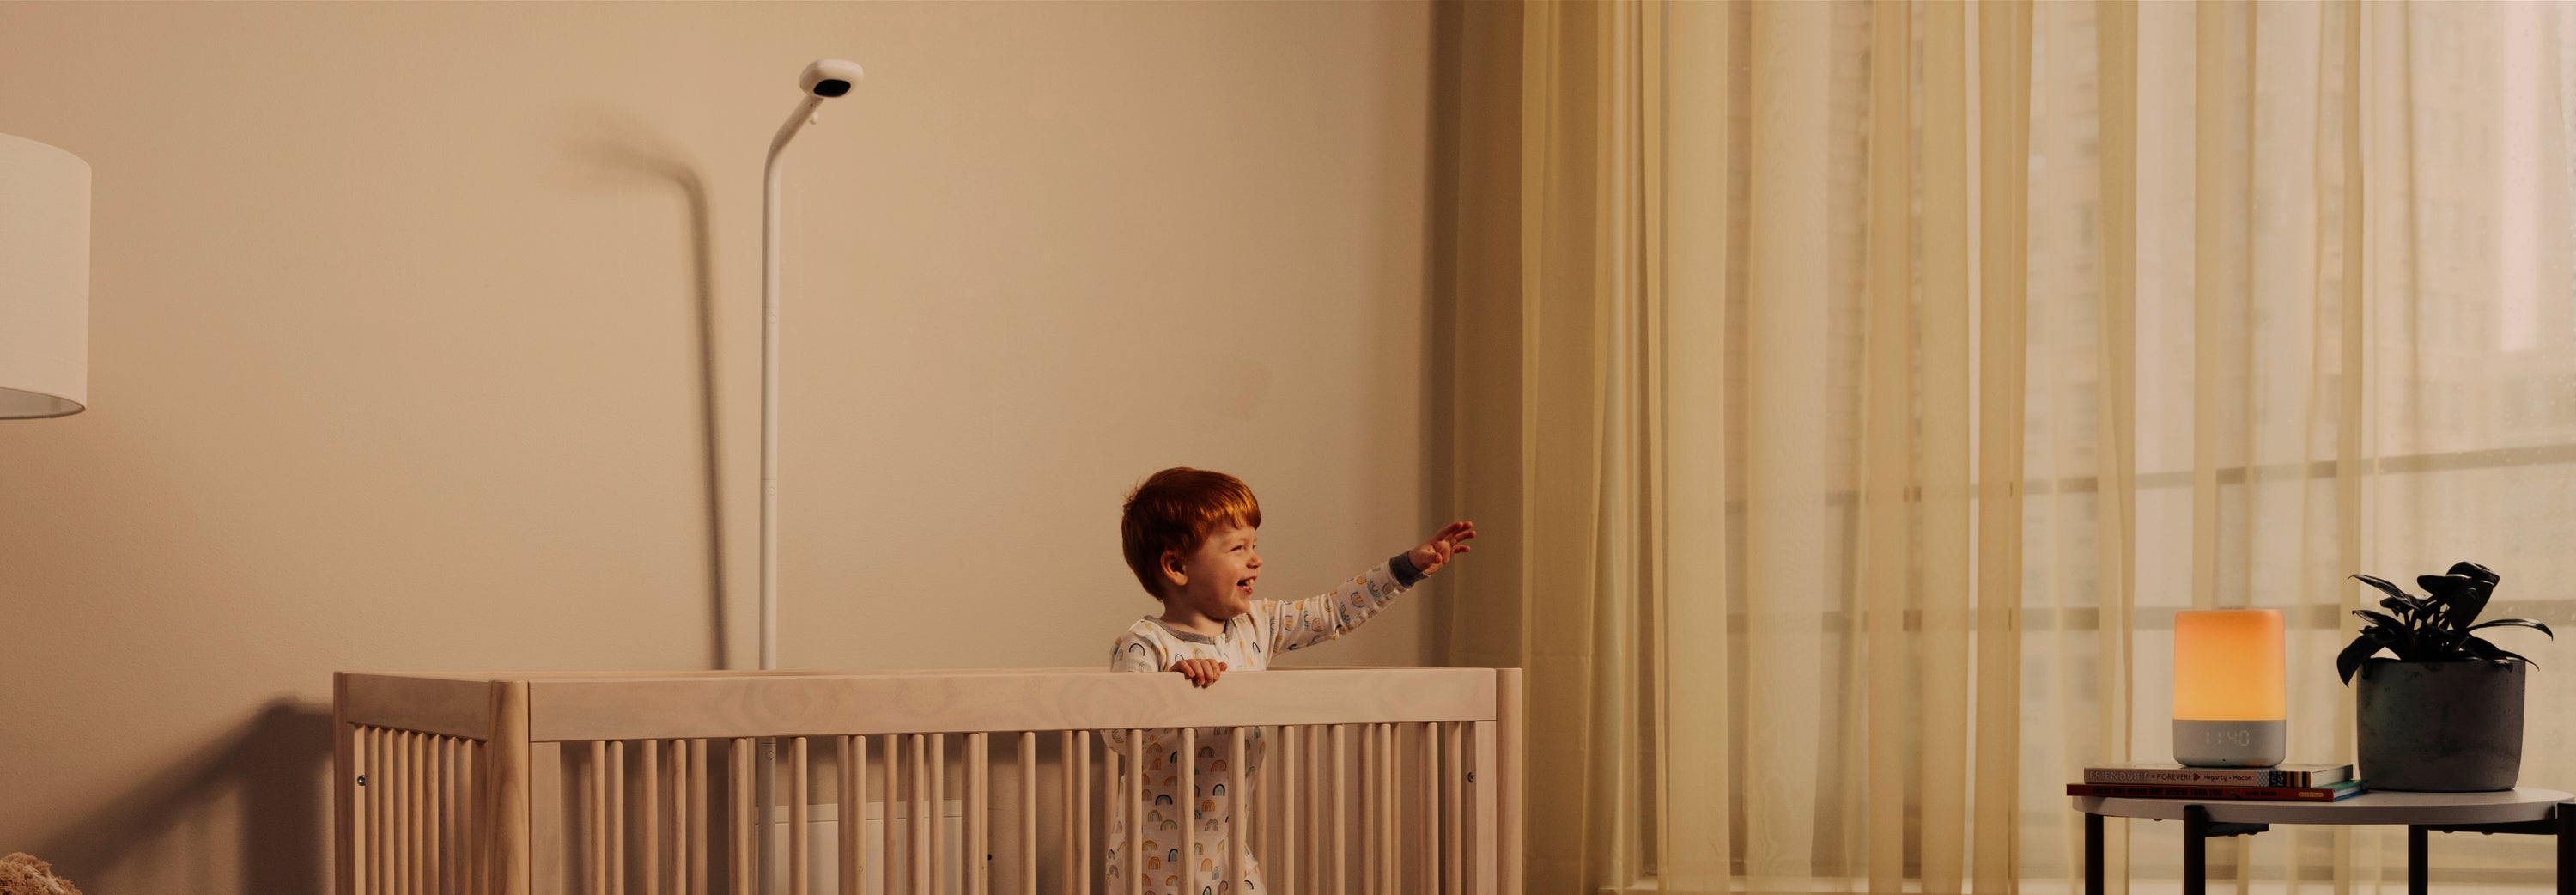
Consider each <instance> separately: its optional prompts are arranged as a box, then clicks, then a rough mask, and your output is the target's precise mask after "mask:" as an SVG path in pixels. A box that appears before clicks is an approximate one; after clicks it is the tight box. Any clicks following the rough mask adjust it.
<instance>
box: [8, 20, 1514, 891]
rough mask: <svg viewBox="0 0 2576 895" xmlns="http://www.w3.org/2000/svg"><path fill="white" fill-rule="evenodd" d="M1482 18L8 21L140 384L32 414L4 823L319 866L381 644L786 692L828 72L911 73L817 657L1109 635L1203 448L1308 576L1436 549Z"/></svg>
mask: <svg viewBox="0 0 2576 895" xmlns="http://www.w3.org/2000/svg"><path fill="white" fill-rule="evenodd" d="M1430 18H1431V14H1430V10H1429V9H1428V8H1427V7H1425V6H1421V5H1411V4H1325V3H1289V4H1277V5H1272V4H1234V3H1226V4H1218V3H1186V4H1184V3H1170V4H1133V5H1128V4H1091V3H1057V4H1032V5H1020V4H1002V3H974V4H967V3H958V4H866V5H776V6H772V5H730V4H727V5H717V4H708V5H631V6H630V5H581V6H551V5H479V4H474V5H469V4H457V5H376V4H351V5H297V6H274V5H257V4H251V5H231V4H223V5H108V4H40V3H8V2H0V132H7V133H11V134H17V135H20V136H25V137H29V138H32V139H37V140H42V141H45V142H48V143H52V144H55V145H58V146H62V147H64V148H66V149H69V150H71V151H73V152H75V153H78V154H79V155H81V156H82V157H83V158H85V159H87V160H88V161H89V163H90V164H91V165H92V166H93V168H94V170H95V176H96V212H95V214H96V220H97V224H96V232H95V237H94V245H95V249H94V257H93V259H92V267H93V270H94V276H95V287H94V291H93V296H92V302H93V310H92V332H91V346H92V347H91V352H92V353H91V358H92V360H91V371H90V376H91V387H90V397H91V400H92V409H91V410H90V411H89V412H87V413H84V414H81V415H79V416H75V417H71V418H68V419H62V420H53V421H39V422H28V423H11V424H5V425H0V613H5V615H0V617H4V618H5V619H6V630H7V638H8V646H7V647H6V648H5V649H0V852H5V851H9V850H21V849H22V850H31V851H37V852H40V853H43V854H45V855H46V856H48V857H51V858H53V859H54V860H56V861H58V862H60V863H62V864H63V865H65V866H64V867H63V869H64V870H65V871H67V872H68V873H69V874H70V875H71V876H73V878H74V879H75V880H77V881H78V882H80V883H81V884H82V885H83V886H84V888H86V889H88V890H89V891H92V892H117V893H163V892H166V893H180V892H188V893H198V892H204V893H228V892H259V893H263V895H266V893H274V892H310V891H316V890H318V889H320V888H322V887H323V886H324V885H325V884H326V882H327V880H328V873H327V865H326V864H325V863H324V861H323V857H322V855H323V851H324V842H323V839H324V837H325V835H326V833H325V831H326V830H327V826H326V825H325V824H324V822H323V820H322V818H323V814H322V812H323V810H324V805H323V802H322V801H321V797H320V796H319V792H320V786H321V784H322V781H323V779H324V775H325V773H326V771H325V768H324V764H323V762H324V761H325V760H326V758H327V754H328V741H327V729H328V720H327V718H328V716H327V705H326V703H327V699H328V694H329V683H330V678H329V674H330V672H331V671H333V670H335V669H382V670H416V669H478V668H488V669H562V668H704V667H711V666H713V665H715V664H716V663H717V661H718V654H719V653H720V652H721V653H722V654H723V655H724V657H726V658H727V659H729V660H730V661H731V662H732V663H733V664H735V665H738V666H747V665H749V664H750V663H751V662H752V661H753V649H754V638H753V633H752V631H753V625H754V614H753V596H754V594H755V592H756V581H755V576H756V540H757V525H758V513H757V507H758V503H757V496H756V492H755V490H754V489H755V485H756V479H757V476H758V457H757V444H758V401H757V395H758V387H759V373H758V366H759V364H758V335H759V332H758V314H757V305H758V263H759V237H758V230H759V209H760V205H759V202H760V196H759V185H760V181H759V177H760V163H761V152H762V150H763V149H764V148H765V146H766V143H767V141H768V138H769V135H770V133H771V132H772V130H773V129H774V128H775V127H776V126H777V124H778V122H779V120H780V119H781V118H782V117H783V116H784V115H785V114H786V113H787V111H788V109H789V108H790V107H791V106H792V105H793V104H794V102H795V100H796V95H795V89H794V87H795V85H794V83H793V80H794V77H795V75H796V72H797V70H798V69H799V68H800V67H801V66H802V65H803V64H804V63H805V62H806V61H808V60H810V59H813V58H816V57H821V56H847V57H849V58H853V59H857V60H860V61H861V62H863V63H864V64H865V65H866V66H867V67H868V70H869V78H868V80H867V82H866V83H865V84H864V85H862V86H861V87H860V88H859V89H858V91H857V92H856V93H855V94H853V96H851V97H850V98H848V99H844V100H839V101H836V102H835V103H833V104H832V105H830V106H827V107H826V111H825V113H824V118H823V122H822V124H821V126H820V127H819V128H815V129H810V130H808V131H807V132H806V134H805V135H804V136H803V137H801V138H800V139H799V142H798V143H797V145H796V147H795V149H794V150H793V151H792V153H791V167H790V169H789V174H788V177H787V195H788V196H789V197H790V199H789V202H788V203H787V205H786V206H785V219H786V228H787V233H788V236H787V242H786V257H787V266H788V281H787V282H788V293H787V294H788V299H787V300H788V306H787V312H786V313H787V320H788V324H789V329H788V334H787V348H786V350H787V354H786V357H787V362H786V374H785V377H786V386H785V390H786V399H785V422H784V429H785V445H786V447H785V450H784V465H785V476H786V486H785V487H786V489H787V491H786V496H785V498H784V500H783V507H784V509H783V511H782V516H783V531H784V532H785V535H784V546H783V555H784V566H785V571H784V574H783V576H782V591H783V593H784V594H785V596H784V602H785V606H786V609H785V613H784V614H785V619H786V623H785V626H784V627H785V633H784V635H783V636H782V641H783V646H782V651H783V654H784V656H785V663H786V665H787V666H788V667H797V668H819V667H845V668H883V667H955V666H1043V665H1086V666H1087V665H1097V664H1100V662H1101V660H1102V659H1103V655H1102V654H1103V652H1104V650H1105V648H1106V646H1107V644H1108V642H1109V640H1110V638H1111V637H1112V636H1113V635H1114V634H1115V633H1116V632H1117V631H1118V630H1120V629H1121V628H1123V627H1124V625H1125V624H1126V623H1127V622H1128V621H1129V620H1132V619H1133V618H1134V617H1135V616H1137V615H1139V614H1142V613H1144V612H1146V611H1148V610H1150V609H1151V608H1152V604H1151V602H1150V601H1149V600H1148V599H1147V598H1146V597H1144V596H1143V595H1142V594H1141V593H1139V592H1137V590H1136V589H1135V586H1134V584H1133V582H1132V580H1131V579H1130V578H1129V577H1128V574H1127V572H1126V570H1125V568H1124V567H1123V566H1122V565H1121V564H1120V563H1119V561H1118V558H1117V552H1116V543H1117V542H1116V534H1115V531H1116V513H1117V503H1118V500H1119V499H1120V498H1121V497H1122V496H1123V494H1124V492H1125V489H1127V488H1128V487H1130V486H1131V485H1132V484H1133V483H1134V481H1135V480H1136V479H1138V478H1139V477H1141V476H1142V475H1143V474H1144V473H1146V472H1149V471H1151V470H1153V469H1156V468H1159V467H1162V466H1166V465H1172V464H1189V465H1199V466H1208V467H1214V468H1220V469H1225V470H1229V471H1233V472H1236V473H1238V474H1240V475H1243V476H1244V477H1245V478H1246V479H1247V480H1249V481H1250V482H1251V483H1252V485H1253V486H1254V488H1255V489H1256V490H1257V491H1258V492H1259V493H1260V494H1261V495H1262V497H1263V501H1264V504H1265V510H1266V512H1267V515H1268V520H1269V524H1268V525H1267V526H1266V527H1265V529H1264V533H1263V534H1264V540H1263V543H1264V548H1265V550H1264V552H1265V554H1266V557H1267V559H1268V560H1269V562H1270V570H1269V571H1270V573H1271V574H1270V576H1269V578H1268V581H1269V582H1271V583H1270V584H1269V585H1268V586H1269V588H1270V595H1273V596H1282V595H1295V596H1302V595H1303V594H1304V592H1306V591H1310V590H1316V589H1321V588H1322V587H1324V586H1325V585H1327V584H1328V583H1329V582H1331V581H1333V580H1334V579H1335V578H1336V577H1337V576H1341V575H1345V574H1349V573H1351V572H1353V571H1356V570H1357V569H1359V568H1361V567H1363V566H1366V565H1369V564H1372V563H1374V562H1377V561H1379V560H1382V559H1384V558H1385V557H1386V556H1388V555H1390V554H1392V553H1393V552H1395V551H1397V550H1399V549H1402V548H1403V547H1405V546H1408V545H1409V544H1410V543H1411V542H1412V540H1413V539H1414V538H1417V537H1419V536H1420V535H1422V534H1423V533H1425V532H1427V531H1429V530H1430V528H1431V527H1432V525H1433V523H1434V521H1435V520H1433V519H1431V518H1429V516H1428V514H1426V513H1425V512H1424V511H1423V506H1424V503H1425V499H1426V498H1425V495H1426V494H1428V493H1429V487H1430V486H1429V483H1428V482H1427V472H1426V468H1427V467H1426V460H1425V454H1426V444H1428V443H1429V442H1428V441H1427V440H1426V435H1425V431H1426V420H1428V419H1430V418H1431V416H1432V415H1433V414H1436V413H1437V412H1438V410H1439V408H1437V407H1434V406H1431V405H1430V404H1429V403H1428V402H1426V401H1425V399H1424V398H1423V397H1422V395H1423V393H1424V392H1425V382H1426V373H1425V366H1426V364H1425V357H1426V352H1425V348H1424V340H1425V339H1424V337H1425V329H1424V323H1423V316H1424V313H1425V307H1426V303H1425V298H1424V292H1425V276H1426V271H1425V267H1424V255H1425V232H1424V231H1425V205H1426V197H1427V186H1426V178H1425V167H1426V159H1427V157H1428V153H1429V148H1428V146H1427V140H1428V135H1427V133H1426V131H1427V128H1428V121H1429V119H1430V113H1429V110H1428V108H1427V103H1428V101H1429V98H1430V91H1431V67H1432V61H1431V57H1432V47H1431V36H1430V24H1431V22H1430ZM702 315H704V316H703V317H702ZM710 388H711V389H712V404H711V405H710V403H709V394H710V392H709V389H710ZM710 432H713V433H714V434H713V436H712V437H710V434H709V433H710ZM711 447H712V451H713V455H714V456H713V459H712V460H711V458H710V449H711ZM711 495H715V498H714V499H712V500H711ZM1484 558H1485V557H1482V556H1480V557H1478V559H1484ZM719 559H720V560H721V562H720V563H719ZM1473 561H1475V560H1470V562H1473ZM719 597H721V608H720V609H718V608H717V607H718V598H719ZM1442 598H1443V597H1442V595H1441V594H1440V591H1439V589H1438V588H1437V587H1435V588H1434V589H1433V590H1432V591H1430V592H1429V594H1428V595H1427V597H1426V600H1438V599H1442ZM1426 611H1427V610H1426V608H1425V606H1424V605H1423V601H1416V602H1414V603H1412V604H1411V605H1407V606H1404V607H1401V608H1399V609H1397V610H1395V611H1394V612H1392V614H1390V615H1389V616H1388V617H1386V618H1383V619H1381V620H1380V621H1378V622H1376V623H1375V624H1373V625H1372V627H1371V629H1370V630H1368V631H1367V632H1365V634H1364V635H1363V636H1360V637H1357V638H1355V639H1353V640H1351V641H1348V642H1345V643H1342V644H1337V645H1335V646H1332V647H1329V648H1327V649H1325V650H1322V651H1319V652H1318V653H1316V654H1315V655H1312V656H1309V657H1304V658H1305V659H1306V660H1307V661H1309V662H1313V663H1322V664H1411V663H1418V662H1420V661H1422V660H1423V659H1424V658H1425V657H1426V656H1427V654H1428V648H1427V636H1428V635H1427V631H1428V629H1429V627H1430V625H1429V624H1428V623H1427V622H1426V620H1425V615H1424V613H1425V612H1426ZM718 618H721V626H719V625H718V622H717V619H718Z"/></svg>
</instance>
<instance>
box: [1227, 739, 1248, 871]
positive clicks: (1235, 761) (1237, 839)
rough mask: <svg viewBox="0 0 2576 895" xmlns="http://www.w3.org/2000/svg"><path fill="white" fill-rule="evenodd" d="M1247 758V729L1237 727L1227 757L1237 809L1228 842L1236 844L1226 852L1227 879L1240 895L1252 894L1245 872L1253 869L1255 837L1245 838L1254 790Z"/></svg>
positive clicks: (1229, 792)
mask: <svg viewBox="0 0 2576 895" xmlns="http://www.w3.org/2000/svg"><path fill="white" fill-rule="evenodd" d="M1244 755H1245V750H1244V742H1243V728H1240V727H1237V728H1235V729H1234V742H1232V743H1230V744H1229V745H1228V748H1227V756H1228V757H1227V758H1226V761H1227V762H1228V764H1227V765H1226V784H1225V789H1226V798H1227V799H1228V800H1229V801H1228V802H1227V804H1229V805H1232V806H1233V817H1232V818H1231V819H1230V820H1229V822H1228V825H1229V826H1231V827H1233V828H1234V829H1231V830H1228V831H1226V832H1227V841H1228V842H1230V843H1232V845H1231V846H1230V847H1228V848H1227V849H1226V850H1225V873H1226V877H1225V878H1226V879H1227V880H1228V881H1229V883H1230V884H1231V885H1233V886H1234V889H1235V891H1238V892H1244V891H1250V890H1249V889H1247V888H1245V886H1244V884H1243V872H1244V871H1246V870H1250V869H1252V861H1251V858H1250V855H1251V852H1252V842H1251V837H1249V836H1246V835H1244V827H1245V825H1247V824H1249V823H1250V822H1251V820H1252V791H1251V790H1250V789H1247V788H1245V787H1244V785H1243V776H1244V775H1243V758H1244Z"/></svg>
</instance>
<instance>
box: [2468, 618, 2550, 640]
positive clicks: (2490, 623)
mask: <svg viewBox="0 0 2576 895" xmlns="http://www.w3.org/2000/svg"><path fill="white" fill-rule="evenodd" d="M2499 626H2510V627H2516V628H2530V629H2533V630H2536V631H2539V632H2540V633H2543V634H2548V635H2549V639H2551V640H2556V639H2558V635H2557V634H2555V633H2553V632H2551V631H2550V630H2549V626H2548V625H2544V624H2541V623H2539V622H2536V621H2532V620H2531V619H2527V618H2498V619H2489V620H2486V621H2483V622H2479V623H2477V624H2474V625H2470V626H2469V627H2468V629H2469V630H2471V631H2477V630H2482V629H2485V628H2494V627H2499Z"/></svg>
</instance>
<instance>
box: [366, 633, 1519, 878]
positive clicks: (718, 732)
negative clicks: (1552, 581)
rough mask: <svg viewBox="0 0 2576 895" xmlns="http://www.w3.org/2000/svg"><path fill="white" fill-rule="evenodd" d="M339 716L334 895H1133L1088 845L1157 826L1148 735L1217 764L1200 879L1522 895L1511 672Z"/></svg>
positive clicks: (606, 677) (807, 684) (803, 693)
mask: <svg viewBox="0 0 2576 895" xmlns="http://www.w3.org/2000/svg"><path fill="white" fill-rule="evenodd" d="M335 694H336V698H335V700H334V715H335V718H336V720H337V727H336V729H337V730H338V737H337V742H336V744H335V752H336V755H337V758H338V769H339V773H338V774H337V775H336V784H335V795H336V799H335V833H336V835H335V849H336V857H337V861H336V875H335V883H336V886H337V888H336V890H335V891H336V892H338V893H339V895H431V893H440V895H445V893H458V895H664V893H670V895H718V893H722V895H754V893H758V892H762V891H764V890H766V891H769V892H776V893H786V895H823V893H838V895H933V893H938V895H947V893H974V895H988V893H1017V895H1037V893H1039V892H1047V893H1068V895H1092V893H1098V895H1126V893H1129V892H1132V891H1136V890H1137V889H1138V888H1139V880H1138V878H1137V877H1138V873H1136V872H1127V873H1125V874H1124V875H1123V876H1124V878H1122V879H1120V880H1105V879H1101V878H1100V876H1101V869H1102V867H1103V863H1102V851H1103V850H1104V849H1107V848H1111V847H1121V848H1123V851H1122V854H1124V855H1127V856H1129V860H1130V861H1131V862H1132V864H1131V867H1133V868H1134V870H1143V869H1145V868H1144V867H1142V866H1138V865H1143V864H1145V863H1146V860H1147V859H1146V856H1142V855H1138V854H1137V852H1138V848H1137V846H1138V839H1139V837H1140V832H1141V830H1142V827H1143V826H1144V825H1143V824H1142V823H1133V824H1129V825H1128V836H1127V840H1128V841H1127V842H1125V843H1111V842H1108V841H1106V840H1107V839H1108V838H1109V836H1108V832H1107V831H1108V829H1109V827H1108V818H1109V817H1110V816H1111V815H1112V813H1113V812H1123V814H1124V816H1125V817H1129V818H1142V817H1145V816H1146V814H1145V810H1144V809H1145V803H1144V790H1143V789H1142V786H1141V782H1140V780H1139V777H1140V775H1132V774H1129V775H1124V776H1122V770H1123V769H1124V768H1130V767H1136V766H1138V763H1139V762H1140V761H1141V758H1142V756H1140V755H1138V754H1136V750H1137V748H1138V746H1137V745H1136V744H1138V743H1139V742H1140V741H1141V739H1142V738H1141V737H1139V736H1135V735H1134V734H1136V733H1139V732H1141V731H1142V730H1144V729H1146V728H1182V729H1183V730H1182V733H1181V735H1182V737H1183V738H1184V742H1185V746H1184V748H1185V749H1195V748H1197V747H1199V746H1202V745H1203V746H1206V747H1209V748H1213V749H1216V750H1218V752H1217V753H1216V754H1218V755H1220V756H1223V757H1227V758H1228V759H1229V761H1228V762H1227V765H1226V771H1225V773H1226V774H1227V779H1225V780H1222V781H1218V782H1222V783H1223V784H1224V785H1225V786H1226V787H1227V789H1228V791H1230V792H1233V793H1237V794H1241V798H1240V799H1239V801H1238V807H1237V808H1236V809H1235V818H1236V819H1235V821H1234V822H1235V823H1236V824H1237V825H1238V826H1237V827H1236V828H1235V829H1234V830H1233V831H1232V834H1230V835H1229V836H1228V841H1229V842H1230V843H1232V847H1230V848H1229V849H1226V850H1228V851H1231V852H1233V854H1226V855H1204V856H1202V855H1195V854H1193V855H1185V856H1181V858H1180V859H1181V860H1182V861H1185V862H1188V863H1189V864H1190V865H1191V866H1212V867H1223V868H1225V869H1226V870H1227V871H1228V877H1229V878H1235V879H1240V878H1241V870H1242V868H1244V867H1246V866H1247V862H1253V861H1258V862H1259V864H1260V865H1261V867H1262V868H1263V872H1264V874H1265V876H1266V883H1267V886H1268V888H1269V889H1270V890H1272V891H1275V892H1282V893H1289V895H1309V893H1313V895H1352V893H1362V895H1391V893H1397V892H1405V893H1413V892H1424V893H1442V895H1471V893H1472V895H1519V892H1520V873H1519V865H1520V856H1519V847H1520V841H1521V836H1520V831H1521V826H1522V809H1521V803H1520V793H1521V785H1520V769H1521V758H1520V748H1521V746H1520V744H1521V743H1522V741H1523V740H1522V734H1521V730H1520V715H1519V711H1518V706H1519V704H1520V676H1519V672H1518V671H1517V670H1515V669H1454V668H1428V669H1318V670H1295V671H1272V672H1264V673H1259V674H1237V675H1232V676H1229V677H1226V678H1225V679H1223V680H1222V681H1220V682H1219V683H1218V684H1217V685H1216V686H1215V687H1213V688H1208V689H1197V688H1193V687H1191V686H1189V684H1188V683H1187V682H1186V681H1185V680H1183V679H1182V678H1181V677H1180V676H1178V675H1143V674H1118V673H1109V672H1099V671H1090V670H1041V671H1028V670H1009V671H981V670H976V671H934V672H857V673H842V674H812V673H793V672H701V673H670V674H593V675H570V674H566V675H518V676H482V675H384V674H358V673H342V674H340V675H338V676H337V678H336V681H335ZM1112 730H1124V731H1128V732H1129V733H1130V734H1131V735H1130V736H1128V737H1126V738H1125V742H1126V743H1128V744H1129V745H1128V746H1127V747H1126V749H1125V750H1124V752H1123V753H1122V752H1121V751H1120V750H1117V749H1112V748H1107V742H1106V741H1105V740H1103V739H1100V738H1098V737H1096V736H1095V735H1094V733H1095V732H1098V731H1112ZM1202 731H1205V732H1206V733H1207V734H1208V735H1209V737H1210V738H1209V739H1207V740H1206V741H1205V742H1200V741H1199V739H1198V738H1199V736H1200V735H1201V732H1202ZM1255 743H1266V744H1267V749H1268V759H1267V761H1265V762H1263V763H1262V764H1261V766H1260V768H1259V770H1258V771H1257V773H1248V771H1247V768H1246V764H1247V762H1246V761H1245V756H1246V750H1247V749H1249V748H1252V747H1253V744H1255ZM1180 767H1181V769H1182V770H1181V773H1182V774H1183V775H1184V779H1183V781H1182V784H1181V788H1182V791H1184V792H1186V791H1188V786H1189V781H1188V780H1187V779H1186V775H1187V774H1188V773H1189V772H1188V770H1187V769H1188V767H1189V765H1188V763H1187V762H1184V763H1182V765H1181V766H1180ZM764 771H766V773H764ZM764 786H766V787H768V792H769V793H770V794H771V797H770V798H769V799H767V800H763V799H761V798H759V794H760V792H761V791H762V787H764ZM764 807H765V808H766V810H764ZM1184 816H1185V817H1186V814H1185V815H1184ZM764 836H769V837H775V838H778V839H781V840H783V842H781V843H779V844H778V845H777V846H776V847H770V848H765V849H764V848H763V846H762V840H763V837H764ZM764 855H766V859H765V860H764V857H763V856H764ZM1153 860H1158V861H1159V860H1160V859H1153ZM1201 862H1208V863H1205V864H1202V863H1201ZM764 865H765V866H764ZM764 876H766V877H768V879H766V880H765V881H764Z"/></svg>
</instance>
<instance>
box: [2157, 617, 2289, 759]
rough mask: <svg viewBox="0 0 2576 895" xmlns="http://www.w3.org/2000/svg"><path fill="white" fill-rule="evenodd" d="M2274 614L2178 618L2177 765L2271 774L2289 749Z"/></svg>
mask: <svg viewBox="0 0 2576 895" xmlns="http://www.w3.org/2000/svg"><path fill="white" fill-rule="evenodd" d="M2281 652H2282V637H2281V612H2280V610H2277V609H2210V610H2198V611H2185V612H2177V613H2174V664H2173V667H2174V689H2173V717H2174V727H2173V733H2174V761H2177V762H2180V763H2182V764H2187V765H2198V766H2202V767H2240V768H2242V767H2268V766H2271V765H2276V764H2280V763H2281V756H2282V754H2283V753H2284V751H2285V750H2286V748H2287V743H2286V742H2285V737H2286V735H2287V733H2288V727H2289V689H2288V686H2287V684H2286V681H2285V674H2284V672H2283V666H2282V660H2281Z"/></svg>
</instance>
